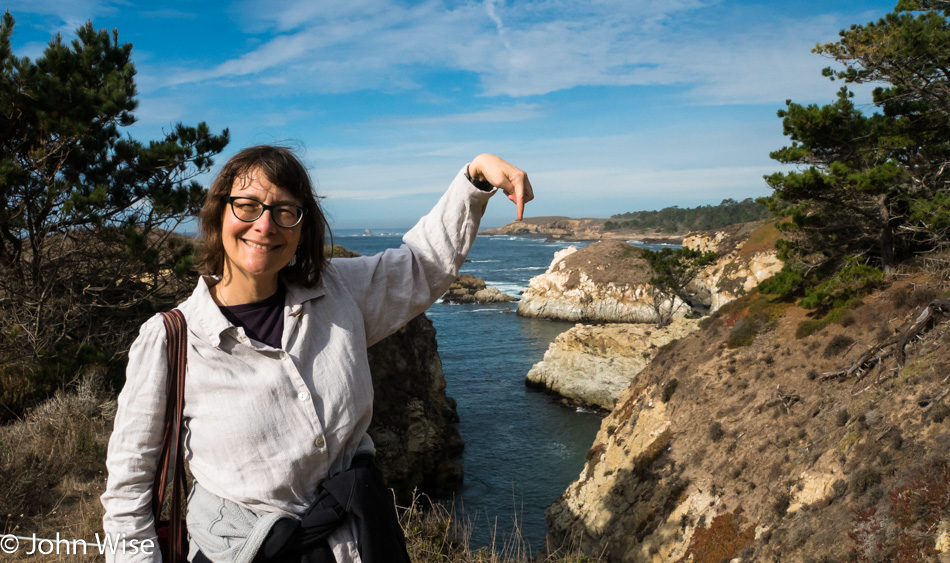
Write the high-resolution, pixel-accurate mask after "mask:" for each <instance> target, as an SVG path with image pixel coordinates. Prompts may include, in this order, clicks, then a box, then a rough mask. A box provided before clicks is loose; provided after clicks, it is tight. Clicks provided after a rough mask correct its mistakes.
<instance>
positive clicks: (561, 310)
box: [518, 240, 689, 323]
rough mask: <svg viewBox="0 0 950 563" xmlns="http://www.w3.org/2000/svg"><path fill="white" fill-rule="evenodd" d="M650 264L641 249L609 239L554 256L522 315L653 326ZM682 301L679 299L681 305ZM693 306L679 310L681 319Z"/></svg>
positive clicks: (526, 300)
mask: <svg viewBox="0 0 950 563" xmlns="http://www.w3.org/2000/svg"><path fill="white" fill-rule="evenodd" d="M650 277H651V269H650V265H649V264H648V263H647V261H646V260H644V259H643V257H642V256H641V251H640V249H638V248H636V247H635V246H632V245H630V244H627V243H626V242H623V241H618V240H605V241H600V242H597V243H593V244H590V245H588V246H585V247H584V248H582V249H580V250H577V249H576V248H574V247H573V246H572V247H569V248H566V249H564V250H561V251H559V252H557V253H556V254H555V255H554V260H552V262H551V265H550V267H548V269H547V271H546V272H545V273H544V274H542V275H540V276H535V277H534V278H531V281H530V282H529V285H528V289H527V290H525V292H524V294H523V295H522V296H521V302H520V303H519V304H518V315H519V316H522V317H534V318H547V319H556V320H563V321H573V322H588V323H590V322H621V323H652V322H655V320H656V313H655V311H654V309H653V306H652V298H651V291H650V289H651V287H650V284H649V279H650ZM680 303H681V302H680V301H679V300H677V306H678V305H679V304H680ZM688 311H689V307H678V314H680V315H682V314H685V313H686V312H688Z"/></svg>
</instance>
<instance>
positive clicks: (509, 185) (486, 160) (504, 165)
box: [468, 154, 534, 221]
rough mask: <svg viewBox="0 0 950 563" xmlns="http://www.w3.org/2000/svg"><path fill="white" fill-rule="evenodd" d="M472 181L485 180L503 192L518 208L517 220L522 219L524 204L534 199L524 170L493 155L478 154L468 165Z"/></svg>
mask: <svg viewBox="0 0 950 563" xmlns="http://www.w3.org/2000/svg"><path fill="white" fill-rule="evenodd" d="M468 175H469V176H471V177H472V179H473V180H485V181H487V182H488V183H489V184H491V185H493V186H495V187H496V188H498V189H500V190H502V191H503V192H505V195H506V196H508V199H510V200H511V201H513V202H514V203H515V205H516V206H518V220H519V221H521V220H522V219H524V204H526V203H528V202H529V201H531V200H532V199H534V191H532V189H531V182H529V181H528V175H527V174H526V173H525V171H524V170H522V169H520V168H518V167H516V166H513V165H511V164H509V163H508V162H506V161H504V160H502V159H500V158H498V157H497V156H495V155H493V154H480V155H478V156H476V157H475V159H474V160H472V162H471V164H469V165H468Z"/></svg>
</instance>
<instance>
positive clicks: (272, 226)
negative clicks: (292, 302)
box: [221, 168, 306, 282]
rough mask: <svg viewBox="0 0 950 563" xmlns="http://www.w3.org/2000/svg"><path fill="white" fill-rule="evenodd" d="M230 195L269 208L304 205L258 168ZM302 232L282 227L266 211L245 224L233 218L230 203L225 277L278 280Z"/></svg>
mask: <svg viewBox="0 0 950 563" xmlns="http://www.w3.org/2000/svg"><path fill="white" fill-rule="evenodd" d="M230 195H232V196H240V197H250V198H253V199H256V200H258V201H260V202H262V203H265V204H267V205H278V204H291V205H300V204H301V202H300V201H298V200H297V198H295V197H293V196H291V195H290V193H288V192H287V191H286V190H284V189H282V188H280V187H279V186H276V185H274V184H272V183H271V182H270V181H269V180H268V179H267V177H266V176H265V175H264V174H262V173H261V172H260V170H258V169H256V168H253V169H251V170H250V171H249V172H248V174H247V175H246V176H245V177H242V178H237V179H235V180H234V184H233V185H232V186H231V194H230ZM304 220H306V218H305V219H304ZM300 231H301V225H300V224H298V225H296V226H294V227H290V228H287V227H281V226H279V225H278V224H277V223H275V222H274V217H273V215H272V213H271V211H264V214H263V215H261V216H260V217H259V218H258V219H257V220H256V221H254V222H252V223H246V222H244V221H241V220H240V219H238V218H237V217H235V216H234V213H233V212H232V211H231V205H230V204H227V205H225V206H224V215H223V217H222V228H221V243H222V245H223V246H224V252H225V263H224V272H225V275H227V274H228V272H230V274H231V275H232V276H235V277H239V276H240V277H246V278H248V279H253V280H255V281H258V282H260V281H263V282H270V281H272V280H273V281H276V279H277V273H278V272H280V270H281V269H282V268H283V267H284V266H286V265H287V264H288V263H289V262H290V260H291V258H293V256H294V253H295V252H296V251H297V245H298V244H300Z"/></svg>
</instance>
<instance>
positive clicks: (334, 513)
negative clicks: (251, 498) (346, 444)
mask: <svg viewBox="0 0 950 563" xmlns="http://www.w3.org/2000/svg"><path fill="white" fill-rule="evenodd" d="M348 518H350V519H352V520H353V522H354V523H355V524H356V538H357V548H358V549H359V554H360V558H361V559H362V560H363V562H364V563H403V562H404V563H409V554H408V553H407V552H406V538H405V536H404V535H403V532H402V528H400V527H399V521H398V520H397V517H396V507H395V506H394V504H393V500H392V495H391V494H390V492H389V489H387V488H386V484H385V482H384V481H383V476H382V474H381V473H380V472H379V469H378V468H377V467H376V464H375V463H373V456H371V455H360V456H357V457H356V458H354V459H353V463H352V465H351V466H350V469H348V470H346V471H343V472H341V473H338V474H336V475H334V476H332V477H330V478H327V479H324V480H323V482H322V483H320V486H319V487H318V489H317V500H316V501H315V502H314V503H313V504H312V505H311V506H310V508H308V509H307V512H306V513H305V514H304V515H303V518H302V519H300V520H299V521H298V520H294V519H292V518H281V519H280V520H278V521H277V522H276V523H275V524H274V525H273V527H272V528H271V530H270V532H269V533H268V535H267V537H266V538H265V539H264V542H263V543H262V544H261V547H260V548H259V549H258V550H257V556H256V557H255V558H254V563H277V562H280V563H284V562H288V563H291V562H293V563H296V562H300V563H335V561H336V559H335V558H334V556H333V552H332V551H331V550H330V546H329V544H328V543H327V538H328V537H329V536H330V534H331V533H333V531H334V530H336V529H337V528H339V527H340V525H342V524H343V523H344V522H345V521H346V520H347V519H348ZM201 561H208V559H207V558H206V557H204V556H202V555H201V554H200V553H199V554H198V557H196V558H195V562H196V563H198V562H201Z"/></svg>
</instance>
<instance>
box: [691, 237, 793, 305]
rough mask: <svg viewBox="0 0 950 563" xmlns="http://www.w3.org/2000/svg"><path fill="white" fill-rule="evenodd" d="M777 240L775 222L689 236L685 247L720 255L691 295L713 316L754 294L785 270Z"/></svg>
mask: <svg viewBox="0 0 950 563" xmlns="http://www.w3.org/2000/svg"><path fill="white" fill-rule="evenodd" d="M778 238H779V231H778V229H777V228H776V227H775V221H774V220H766V221H756V222H754V223H742V224H739V225H730V226H729V227H725V228H723V229H719V230H716V231H710V232H708V233H700V234H691V235H688V236H687V237H686V238H684V239H683V246H684V247H686V248H691V249H694V250H701V251H703V252H708V251H712V252H717V253H718V254H719V260H717V261H716V263H715V264H713V265H711V266H709V267H707V268H706V269H705V270H703V272H702V273H701V274H700V275H699V276H698V277H697V278H696V280H695V281H694V282H693V283H692V284H691V285H690V287H689V288H688V289H689V291H691V292H692V293H694V295H695V298H696V300H697V301H699V302H700V303H702V304H703V305H705V306H707V307H709V309H710V312H715V311H716V310H717V309H719V308H720V307H722V306H723V305H725V304H726V303H728V302H730V301H732V300H734V299H736V298H737V297H741V296H742V295H745V294H746V293H748V292H750V291H752V290H753V289H755V288H756V286H758V285H759V283H760V282H762V281H765V280H767V279H768V278H770V277H772V276H774V275H775V274H777V273H778V272H779V270H781V269H782V266H783V263H782V261H781V260H780V259H779V258H778V255H777V252H776V250H775V242H776V241H777V240H778Z"/></svg>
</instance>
